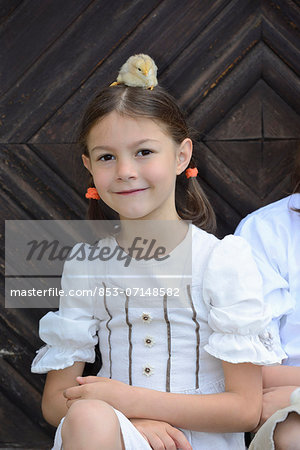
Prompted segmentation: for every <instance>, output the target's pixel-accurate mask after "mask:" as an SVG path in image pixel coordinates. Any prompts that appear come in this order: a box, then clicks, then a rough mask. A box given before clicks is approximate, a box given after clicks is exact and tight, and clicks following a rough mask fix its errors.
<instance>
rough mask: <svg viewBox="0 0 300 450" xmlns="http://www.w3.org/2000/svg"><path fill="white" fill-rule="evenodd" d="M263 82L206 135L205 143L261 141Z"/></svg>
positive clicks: (251, 90)
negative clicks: (238, 140) (245, 140)
mask: <svg viewBox="0 0 300 450" xmlns="http://www.w3.org/2000/svg"><path fill="white" fill-rule="evenodd" d="M262 84H263V82H262V80H259V81H258V82H257V83H256V84H255V85H254V86H253V87H252V88H251V89H250V90H249V91H248V92H247V94H246V95H245V96H244V97H242V98H241V99H240V101H238V102H237V103H236V104H235V105H234V106H233V108H231V109H230V110H229V111H228V112H227V114H226V116H225V117H224V118H223V119H222V120H221V121H220V122H218V123H217V124H216V126H215V127H214V128H213V129H212V130H211V131H210V132H209V133H208V134H207V135H206V137H205V139H204V140H205V141H218V140H222V141H224V140H237V139H240V140H244V139H261V138H262V135H263V130H262V98H263V96H262V94H263V86H262Z"/></svg>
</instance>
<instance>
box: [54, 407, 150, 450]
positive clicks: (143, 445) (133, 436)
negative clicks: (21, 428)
mask: <svg viewBox="0 0 300 450" xmlns="http://www.w3.org/2000/svg"><path fill="white" fill-rule="evenodd" d="M114 411H115V413H116V415H117V417H118V419H119V423H120V428H121V433H122V436H123V440H124V444H125V449H126V450H137V449H138V450H151V448H152V447H150V445H149V444H148V442H147V441H146V439H145V438H144V437H143V436H142V435H141V433H140V432H139V431H138V430H137V429H136V428H135V426H134V425H133V424H132V423H131V422H130V420H129V419H127V417H126V416H124V414H123V413H121V412H120V411H118V410H117V409H115V408H114ZM64 419H65V418H64V417H63V418H62V420H61V421H60V424H59V425H58V427H57V430H56V433H55V438H54V444H53V447H52V450H62V449H63V447H62V439H61V427H62V424H63V421H64Z"/></svg>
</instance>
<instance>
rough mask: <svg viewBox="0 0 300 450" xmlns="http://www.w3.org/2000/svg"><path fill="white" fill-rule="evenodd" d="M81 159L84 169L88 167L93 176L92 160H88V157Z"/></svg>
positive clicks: (84, 156)
mask: <svg viewBox="0 0 300 450" xmlns="http://www.w3.org/2000/svg"><path fill="white" fill-rule="evenodd" d="M81 158H82V162H83V165H84V167H86V169H87V170H88V171H89V172H90V174H91V175H93V174H92V167H91V161H90V158H88V157H87V156H86V155H81Z"/></svg>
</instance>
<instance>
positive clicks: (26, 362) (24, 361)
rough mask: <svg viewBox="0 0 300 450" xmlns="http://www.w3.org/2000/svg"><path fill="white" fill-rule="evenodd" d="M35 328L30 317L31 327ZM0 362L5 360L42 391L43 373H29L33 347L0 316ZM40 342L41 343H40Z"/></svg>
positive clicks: (33, 352) (33, 353)
mask: <svg viewBox="0 0 300 450" xmlns="http://www.w3.org/2000/svg"><path fill="white" fill-rule="evenodd" d="M32 328H36V324H35V323H34V319H33V318H32V324H31V329H32ZM0 330H1V333H0V363H1V361H6V362H7V363H9V364H10V366H12V367H13V368H14V370H16V371H17V372H19V373H22V376H23V377H24V379H25V380H27V382H28V383H30V384H31V385H32V386H33V387H34V388H35V389H36V390H37V391H38V392H39V393H40V394H41V393H42V391H43V386H44V382H45V375H37V374H32V373H31V363H32V360H33V358H34V356H35V350H37V349H36V348H35V349H32V348H31V346H30V345H29V344H28V342H26V340H25V339H24V338H23V337H22V336H20V335H19V334H17V333H15V332H14V331H13V330H12V328H10V327H8V326H7V324H6V323H5V322H4V320H3V319H1V317H0ZM41 344H42V343H41Z"/></svg>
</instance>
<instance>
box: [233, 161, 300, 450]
mask: <svg viewBox="0 0 300 450" xmlns="http://www.w3.org/2000/svg"><path fill="white" fill-rule="evenodd" d="M293 184H294V190H293V191H294V192H293V194H292V195H290V196H288V197H286V198H283V199H281V200H279V201H277V202H274V203H271V204H270V205H267V206H265V207H263V208H260V209H259V210H258V211H255V212H253V213H252V214H249V215H248V216H247V217H246V218H245V219H243V220H242V222H241V223H240V225H239V226H238V228H237V230H236V234H237V235H240V236H243V237H244V238H245V239H247V241H248V242H249V243H250V244H251V246H252V249H253V255H254V257H255V259H256V262H257V265H258V268H259V270H260V272H261V275H262V278H263V291H264V296H265V300H266V302H267V303H268V304H269V305H270V306H271V310H272V315H273V321H272V327H273V329H274V331H273V334H274V336H277V339H278V341H279V342H280V343H281V345H282V347H283V349H284V351H285V353H286V359H285V360H284V365H281V366H277V367H264V368H263V387H264V396H263V410H262V416H261V420H260V426H261V425H263V424H264V423H265V422H266V423H265V425H263V426H261V428H260V429H259V432H258V433H257V434H256V437H255V439H254V440H253V441H252V444H251V449H253V450H255V449H260V448H264V449H266V450H269V449H273V448H274V444H275V446H276V449H279V450H280V449H300V403H299V400H298V402H296V404H293V405H292V406H290V396H291V394H292V392H293V391H294V390H296V389H297V388H299V387H300V337H299V329H300V273H299V272H300V233H299V229H300V154H299V157H298V163H297V164H296V170H295V172H294V176H293ZM279 410H280V411H279ZM267 419H268V420H267ZM285 419H286V420H285Z"/></svg>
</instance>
